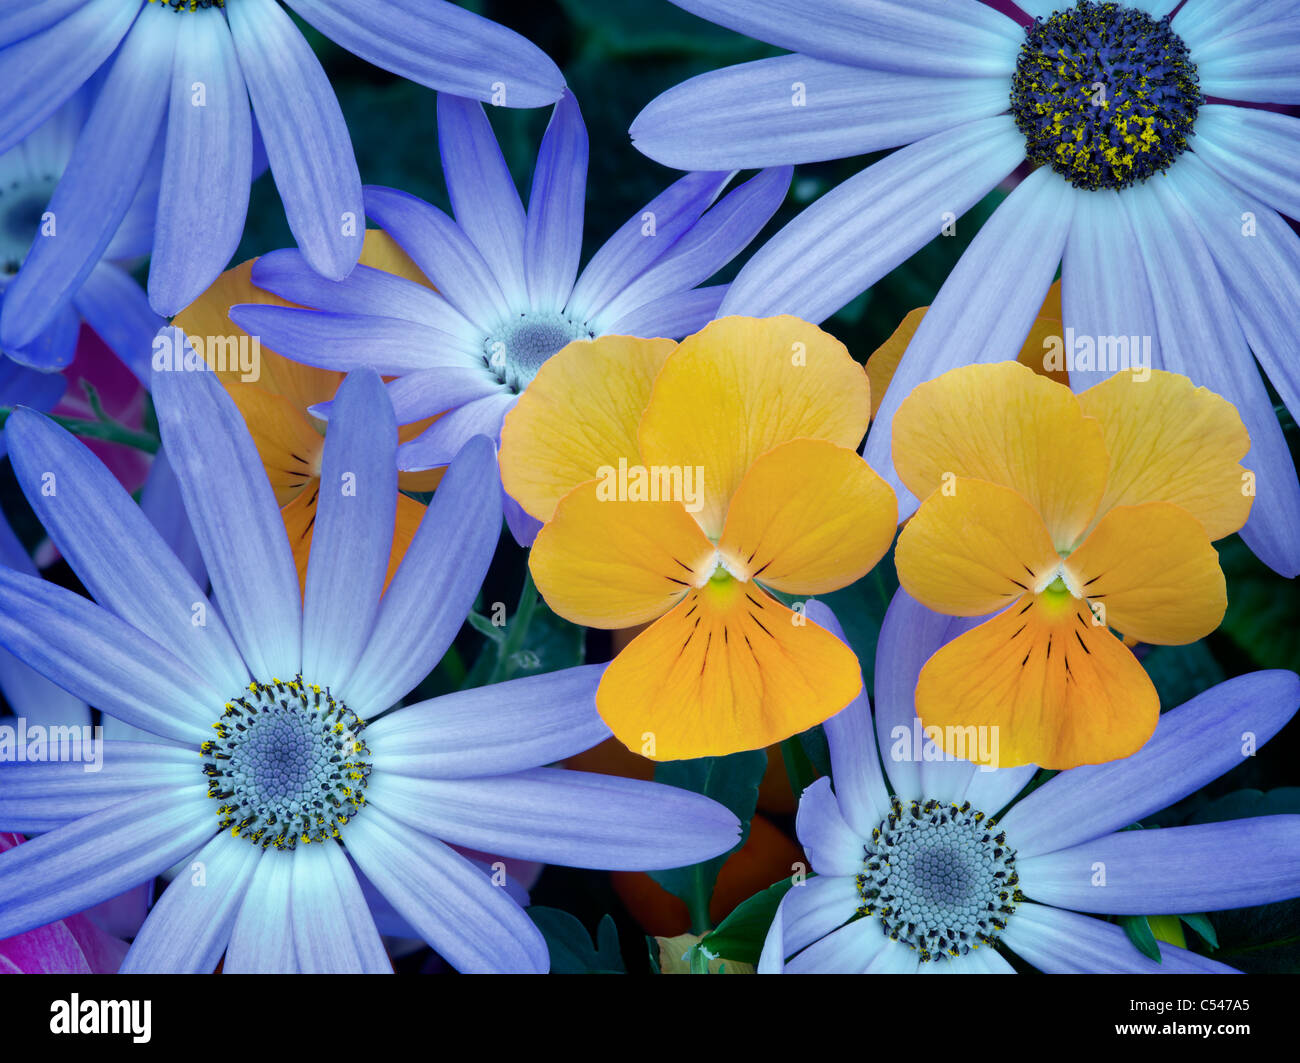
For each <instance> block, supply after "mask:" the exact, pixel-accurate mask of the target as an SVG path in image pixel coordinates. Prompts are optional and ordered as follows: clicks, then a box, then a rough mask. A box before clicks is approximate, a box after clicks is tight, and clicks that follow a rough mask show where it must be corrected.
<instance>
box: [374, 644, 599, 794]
mask: <svg viewBox="0 0 1300 1063" xmlns="http://www.w3.org/2000/svg"><path fill="white" fill-rule="evenodd" d="M604 671H605V666H604V665H603V664H588V665H582V666H580V667H577V668H565V669H563V670H562V671H559V672H547V673H544V674H543V675H532V676H525V677H524V678H522V679H511V680H509V681H508V682H505V683H496V684H494V685H492V686H486V687H475V688H472V689H470V690H461V691H459V692H457V693H453V694H447V695H444V696H443V697H440V698H434V699H433V700H432V701H425V702H421V703H420V704H418V705H411V706H409V707H408V708H404V709H398V710H397V711H395V712H390V713H389V714H388V715H387V716H382V717H380V718H379V719H378V720H376V721H375V722H374V723H372V724H371V725H370V726H369V727H367V728H366V745H367V747H368V748H369V749H370V756H371V760H372V762H373V764H374V765H375V770H376V771H383V772H385V773H390V772H391V773H393V774H396V775H415V776H422V777H426V778H433V779H461V778H467V777H472V776H483V775H506V774H508V773H510V772H514V771H522V770H524V769H525V768H536V767H539V766H541V765H543V764H552V763H554V762H556V761H560V760H564V759H565V758H566V757H572V756H575V755H576V754H578V753H581V752H583V751H584V750H587V749H590V748H591V747H592V746H594V745H596V744H597V743H599V742H603V741H604V740H605V739H606V738H608V737H609V733H610V732H609V728H608V727H607V726H606V725H605V722H604V721H603V720H602V719H601V718H600V716H599V714H598V713H597V712H596V687H597V686H598V685H599V683H600V677H601V675H603V674H604Z"/></svg>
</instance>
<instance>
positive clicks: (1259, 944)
mask: <svg viewBox="0 0 1300 1063" xmlns="http://www.w3.org/2000/svg"><path fill="white" fill-rule="evenodd" d="M1214 923H1215V928H1216V930H1217V932H1218V939H1219V950H1218V951H1217V952H1216V953H1215V954H1214V958H1215V959H1216V960H1221V961H1222V962H1223V963H1226V964H1228V965H1229V966H1232V967H1236V968H1237V969H1239V970H1242V971H1246V972H1247V973H1249V974H1300V900H1291V901H1279V902H1278V903H1277V904H1262V905H1259V906H1258V907H1255V908H1231V909H1228V910H1227V911H1223V912H1215V913H1214Z"/></svg>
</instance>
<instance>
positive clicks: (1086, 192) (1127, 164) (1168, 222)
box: [632, 0, 1300, 576]
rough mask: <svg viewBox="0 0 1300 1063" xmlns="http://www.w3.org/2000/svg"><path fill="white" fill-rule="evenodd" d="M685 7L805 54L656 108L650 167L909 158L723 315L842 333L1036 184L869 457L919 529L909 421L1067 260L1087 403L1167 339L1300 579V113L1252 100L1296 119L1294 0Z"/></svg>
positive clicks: (945, 297)
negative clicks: (830, 325) (972, 218)
mask: <svg viewBox="0 0 1300 1063" xmlns="http://www.w3.org/2000/svg"><path fill="white" fill-rule="evenodd" d="M674 3H677V5H678V6H679V7H682V8H685V9H686V10H688V11H692V12H694V13H696V14H698V15H701V16H703V17H705V18H708V19H710V20H712V21H714V22H717V23H720V24H721V25H724V26H728V27H731V28H732V29H735V30H738V31H740V32H742V33H746V34H749V35H750V36H753V37H757V38H759V39H761V40H765V41H769V42H771V43H773V44H775V45H778V46H780V47H785V48H790V49H792V50H794V52H795V53H796V54H793V55H786V56H780V57H777V58H773V59H763V60H759V61H757V62H752V63H745V64H741V65H738V66H733V67H728V68H726V69H723V70H718V71H714V72H711V73H707V74H702V75H700V76H699V77H696V78H692V79H691V80H689V81H687V82H685V83H683V84H681V85H678V86H677V87H675V88H673V89H670V90H669V91H668V92H666V93H664V94H663V95H662V96H660V97H659V98H658V99H656V100H654V101H653V102H652V103H651V104H650V105H649V106H648V107H647V108H646V109H645V110H644V111H643V112H642V113H641V115H640V116H638V118H637V119H636V121H635V122H634V123H633V125H632V136H633V139H634V141H635V142H636V144H637V146H638V147H639V148H640V149H641V150H642V151H644V152H645V153H646V154H647V155H649V156H650V157H651V158H654V159H657V160H659V161H660V162H664V163H667V164H669V165H672V166H677V167H679V168H683V169H696V168H700V167H708V168H727V167H735V166H770V165H779V164H785V163H799V162H814V161H818V160H825V159H836V158H844V157H847V156H852V155H858V154H862V153H865V152H872V151H879V150H881V149H886V148H894V147H898V146H899V145H904V146H903V147H900V148H899V150H897V151H895V152H893V153H892V154H890V155H889V156H887V157H886V158H884V159H883V160H881V161H879V162H876V163H874V164H873V165H871V166H869V167H867V168H866V169H865V170H863V171H862V172H861V173H860V174H858V175H857V176H855V177H852V178H850V179H849V180H847V181H845V182H844V183H843V184H841V185H839V186H838V187H837V188H835V189H833V190H832V191H830V192H828V193H827V194H826V195H825V196H823V197H822V198H821V199H820V200H818V201H817V202H816V203H814V204H812V205H811V206H810V207H809V208H808V209H806V210H805V211H803V213H802V214H801V215H800V216H798V217H797V218H795V219H794V220H793V221H792V222H790V223H789V224H788V225H787V226H786V227H785V228H784V229H783V230H781V231H780V232H779V233H777V234H776V236H775V237H773V238H772V240H770V241H769V242H768V243H767V245H766V246H764V247H762V248H760V249H759V250H758V251H757V252H756V253H755V254H754V256H753V258H751V259H750V261H749V262H748V263H747V264H746V266H745V268H744V269H742V270H741V272H740V274H739V275H738V276H737V277H736V280H735V282H734V283H733V284H732V287H731V290H730V291H729V292H728V294H727V296H726V298H725V299H724V301H723V304H722V306H721V308H720V310H719V313H723V314H726V313H732V314H754V315H766V314H784V313H790V314H798V315H799V316H801V317H804V318H807V319H808V320H810V321H815V322H819V321H822V320H824V319H825V318H827V317H829V316H830V315H831V314H832V313H834V312H835V311H836V310H837V309H839V308H840V307H842V306H844V305H845V304H846V303H847V302H848V301H849V300H850V299H852V298H853V297H854V296H856V295H857V294H858V293H859V292H861V291H862V290H863V289H865V288H867V287H868V286H870V285H871V284H874V283H875V282H876V281H877V280H879V279H880V278H881V277H882V276H884V275H885V274H886V273H887V272H889V271H890V270H891V269H893V268H894V267H895V266H897V265H898V264H899V263H901V262H902V261H903V260H905V259H906V258H908V257H909V256H910V255H912V254H913V253H914V252H915V251H916V250H918V249H919V248H920V247H922V246H923V245H925V244H927V243H928V242H929V241H930V240H931V239H933V238H934V237H936V236H938V235H939V234H940V232H941V231H943V230H944V229H945V227H947V226H949V225H950V223H951V222H952V221H953V220H954V219H956V218H957V217H958V216H960V215H961V214H962V213H964V212H965V211H966V210H967V209H969V208H970V207H971V206H972V205H973V204H975V203H976V202H978V201H979V200H980V199H981V198H982V197H983V196H984V195H985V194H986V193H988V192H989V191H990V190H991V189H993V188H994V187H995V186H996V185H998V184H999V183H1000V182H1001V181H1003V180H1004V179H1005V178H1007V177H1008V175H1010V174H1011V173H1012V172H1013V171H1015V170H1016V169H1017V167H1018V166H1020V165H1021V164H1022V163H1024V162H1025V161H1026V159H1027V160H1028V161H1029V162H1030V163H1031V164H1034V165H1035V166H1036V167H1037V168H1036V169H1034V170H1033V171H1032V172H1031V173H1030V174H1029V175H1028V176H1027V177H1026V178H1025V179H1024V180H1023V181H1021V182H1020V183H1019V185H1018V186H1017V187H1016V188H1015V190H1014V191H1013V192H1012V193H1011V194H1010V195H1009V196H1008V197H1007V199H1006V200H1005V201H1004V202H1003V203H1002V204H1001V205H1000V206H999V207H998V209H997V210H996V212H995V213H994V214H993V217H992V218H991V219H990V220H989V222H988V223H987V224H986V225H985V226H984V227H983V229H982V230H981V232H979V233H978V234H977V236H976V237H975V240H974V241H973V243H972V244H971V245H970V247H969V248H968V250H967V251H966V252H965V254H964V255H963V256H962V258H961V260H960V261H959V263H958V264H957V266H956V268H955V269H954V270H953V272H952V274H951V275H950V277H949V278H948V280H947V282H946V283H945V284H944V286H943V288H942V289H941V290H940V292H939V294H938V297H937V298H936V299H935V302H934V304H933V306H932V308H931V309H930V311H929V313H927V314H926V316H925V320H924V321H923V323H922V324H921V326H920V328H918V330H917V332H916V334H915V336H914V338H913V340H912V342H911V344H910V346H909V347H908V350H907V352H906V354H905V355H904V357H903V359H902V362H901V364H900V365H899V367H898V372H897V375H896V376H895V377H894V381H893V384H892V386H891V387H890V389H889V391H888V393H887V394H886V395H885V397H884V402H883V404H882V405H881V407H880V412H879V415H878V417H877V420H876V425H875V428H874V430H873V432H872V433H871V436H870V437H869V438H868V440H867V447H866V451H865V454H866V457H867V459H868V461H870V462H871V464H872V465H873V466H874V467H875V468H876V469H877V470H879V471H880V472H881V474H882V475H884V476H885V477H886V478H887V479H888V480H889V481H890V483H891V484H892V485H893V487H894V490H895V491H896V492H898V496H899V513H900V517H906V516H908V515H910V513H911V512H912V511H913V510H914V509H915V507H916V500H915V499H914V498H913V497H912V496H911V494H910V493H909V492H908V491H907V490H906V488H904V487H903V485H902V484H901V483H900V482H899V480H898V478H897V476H896V475H895V473H894V471H893V462H892V457H891V450H890V448H891V431H890V426H891V423H892V419H893V415H894V413H895V411H896V410H897V409H898V405H899V403H900V402H902V400H903V399H904V398H905V397H906V396H907V394H908V393H909V392H910V391H911V390H912V389H913V388H914V387H915V386H916V385H917V384H920V383H922V382H924V381H926V380H930V379H933V378H934V377H936V376H939V375H940V374H942V373H944V372H945V371H947V370H949V369H952V368H954V367H956V366H958V365H963V364H967V363H971V362H981V361H997V360H1001V359H1005V358H1014V357H1015V356H1016V353H1017V352H1018V351H1019V350H1020V347H1021V345H1022V343H1023V342H1024V340H1025V338H1026V336H1027V335H1028V333H1029V329H1030V325H1031V324H1032V322H1033V320H1034V318H1035V315H1036V314H1037V312H1038V309H1039V307H1040V305H1041V303H1042V301H1043V297H1044V295H1045V294H1046V292H1047V289H1048V286H1049V285H1050V284H1051V282H1052V278H1053V277H1054V275H1055V274H1056V270H1057V267H1058V266H1061V267H1062V268H1061V274H1062V280H1061V286H1062V299H1063V304H1064V316H1065V320H1064V326H1065V329H1066V333H1065V335H1066V337H1071V336H1073V337H1077V338H1078V339H1079V358H1078V361H1077V362H1076V364H1075V366H1074V368H1075V369H1076V372H1075V373H1074V374H1073V377H1072V379H1073V383H1074V385H1075V387H1076V388H1080V389H1081V388H1085V387H1088V386H1089V385H1090V384H1092V383H1095V382H1096V381H1097V380H1098V379H1100V377H1099V375H1098V373H1099V372H1100V373H1101V374H1102V375H1109V372H1110V371H1113V370H1114V369H1115V368H1116V367H1117V365H1118V367H1120V368H1124V367H1126V366H1124V365H1119V362H1120V361H1122V360H1124V359H1123V356H1122V355H1121V351H1122V352H1123V355H1127V358H1128V359H1130V360H1131V359H1132V358H1133V357H1134V356H1135V353H1136V352H1133V351H1132V350H1131V348H1132V347H1133V346H1135V345H1140V344H1142V343H1143V342H1144V341H1145V340H1146V339H1147V338H1149V341H1150V364H1151V365H1152V367H1153V368H1157V369H1167V370H1170V371H1172V372H1177V373H1182V374H1184V375H1186V376H1188V377H1190V378H1191V379H1192V380H1193V381H1194V382H1196V383H1197V384H1201V385H1204V386H1205V387H1208V388H1210V389H1211V390H1213V391H1216V392H1218V393H1219V394H1221V395H1223V396H1224V397H1225V398H1227V399H1229V400H1230V401H1231V402H1232V403H1233V404H1234V405H1236V407H1237V408H1238V410H1240V412H1241V416H1242V419H1243V420H1244V421H1245V422H1246V426H1247V428H1248V429H1249V431H1250V436H1251V451H1250V454H1249V456H1248V457H1247V458H1246V464H1247V465H1248V466H1249V467H1250V468H1251V469H1252V470H1253V471H1254V472H1255V474H1256V477H1257V485H1256V498H1255V505H1254V508H1253V509H1252V511H1251V516H1250V521H1249V523H1248V524H1247V525H1246V528H1245V530H1244V531H1243V532H1242V536H1243V538H1245V540H1246V541H1247V543H1249V544H1250V546H1251V548H1252V549H1253V550H1254V551H1255V553H1256V554H1257V555H1258V556H1259V557H1260V558H1261V560H1263V561H1264V562H1265V563H1267V564H1268V565H1269V566H1270V567H1272V568H1273V569H1275V570H1276V571H1278V572H1280V573H1282V574H1283V575H1286V576H1295V575H1296V574H1297V573H1300V481H1297V477H1296V471H1295V467H1294V465H1293V463H1292V461H1291V457H1290V455H1289V453H1288V450H1287V446H1286V443H1285V440H1284V439H1283V435H1282V430H1281V428H1280V427H1279V424H1278V421H1277V418H1276V416H1275V415H1274V412H1273V408H1272V403H1271V401H1270V399H1269V396H1268V392H1267V390H1266V388H1265V386H1264V381H1263V380H1262V379H1260V376H1259V373H1258V372H1257V370H1256V366H1255V360H1256V359H1257V360H1258V361H1259V364H1260V366H1261V367H1262V368H1263V370H1264V373H1265V375H1266V376H1267V377H1268V380H1269V381H1270V382H1271V383H1272V385H1273V387H1274V388H1275V389H1276V390H1277V392H1278V394H1279V395H1280V396H1281V398H1282V401H1283V402H1284V403H1285V404H1286V406H1287V407H1288V408H1289V409H1291V410H1292V411H1293V412H1297V411H1300V363H1298V362H1297V360H1296V357H1295V351H1296V345H1295V337H1296V336H1297V335H1300V303H1297V301H1296V299H1295V298H1294V293H1295V291H1296V290H1297V289H1298V288H1300V236H1297V235H1296V234H1295V233H1294V232H1293V231H1292V230H1291V228H1290V227H1289V226H1288V225H1287V222H1286V221H1285V219H1284V218H1283V217H1282V216H1281V215H1282V214H1286V215H1289V216H1290V217H1292V218H1296V217H1297V216H1300V119H1297V118H1293V117H1289V116H1286V115H1282V114H1275V113H1271V112H1269V111H1264V110H1259V109H1256V108H1252V107H1250V106H1248V105H1250V104H1258V103H1276V104H1296V103H1300V63H1298V62H1297V61H1296V56H1297V49H1300V6H1298V5H1297V3H1296V0H1269V2H1263V3H1261V2H1258V0H1186V3H1183V4H1182V5H1181V7H1179V5H1178V3H1177V0H1132V2H1131V3H1128V4H1115V3H1091V2H1086V0H1081V2H1079V3H1075V4H1070V3H1068V2H1066V0H1024V2H1023V3H1021V5H1020V6H1021V7H1022V8H1024V10H1026V11H1027V12H1029V13H1030V14H1031V15H1034V16H1036V18H1035V20H1034V21H1033V22H1032V24H1030V25H1029V26H1028V27H1022V26H1020V25H1018V24H1017V23H1016V22H1015V21H1013V20H1012V19H1010V18H1008V17H1007V16H1006V15H1003V14H1001V13H1000V12H998V11H995V10H994V9H993V8H992V7H989V6H986V5H985V4H982V3H979V2H978V0H803V2H801V3H798V4H795V5H793V9H792V5H791V4H790V3H788V2H786V0H752V2H750V3H746V4H731V3H726V2H724V0H674ZM1175 7H1178V10H1177V12H1176V13H1175V14H1174V15H1173V17H1172V19H1170V17H1169V13H1170V12H1172V11H1174V9H1175ZM1279 212H1280V213H1279ZM1103 344H1104V345H1105V346H1104V347H1102V346H1101V345H1103ZM1121 345H1122V346H1121ZM1098 347H1101V350H1103V351H1106V352H1108V353H1107V354H1106V355H1102V354H1098V353H1093V354H1092V368H1091V370H1090V368H1089V366H1088V365H1087V364H1086V362H1085V356H1086V353H1087V351H1088V350H1089V348H1091V349H1092V350H1093V351H1094V352H1095V351H1096V349H1097V348H1098ZM1074 353H1075V352H1074V351H1071V352H1068V354H1067V356H1072V355H1073V354H1074ZM1252 354H1253V356H1254V357H1253V358H1252Z"/></svg>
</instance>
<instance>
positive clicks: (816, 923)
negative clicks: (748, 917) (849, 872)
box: [759, 875, 862, 974]
mask: <svg viewBox="0 0 1300 1063" xmlns="http://www.w3.org/2000/svg"><path fill="white" fill-rule="evenodd" d="M861 903H862V897H861V895H860V894H859V893H858V886H857V882H856V881H855V880H854V879H853V878H851V877H841V876H835V875H818V876H817V877H815V878H805V879H801V880H799V881H798V882H796V883H795V884H794V885H792V886H791V887H790V889H789V890H788V891H787V893H786V895H785V896H784V897H782V898H781V904H780V905H779V906H778V908H777V913H776V918H775V919H774V920H773V922H772V926H771V928H770V929H769V930H768V934H767V940H766V941H765V942H764V944H763V957H764V958H763V960H762V961H760V963H759V973H760V974H764V973H775V971H779V970H780V968H781V967H782V966H784V962H785V957H786V956H790V955H793V954H794V953H796V952H798V951H799V950H800V949H803V948H806V947H807V946H808V945H810V944H811V943H812V942H814V941H816V940H817V939H818V938H822V937H825V936H826V935H827V934H829V933H830V932H831V931H832V930H835V929H836V928H838V927H840V926H842V925H844V924H845V923H847V922H848V921H849V920H850V919H851V918H852V917H853V914H854V913H855V912H856V911H857V909H858V906H859V905H860V904H861ZM778 953H780V955H778ZM765 967H767V968H768V970H766V971H765V970H764V968H765ZM773 967H774V968H775V970H772V968H773Z"/></svg>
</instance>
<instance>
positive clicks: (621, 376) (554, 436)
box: [501, 336, 677, 521]
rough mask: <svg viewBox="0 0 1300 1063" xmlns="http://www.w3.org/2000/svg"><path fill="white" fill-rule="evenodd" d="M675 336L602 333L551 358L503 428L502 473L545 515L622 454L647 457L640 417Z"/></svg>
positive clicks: (528, 505)
mask: <svg viewBox="0 0 1300 1063" xmlns="http://www.w3.org/2000/svg"><path fill="white" fill-rule="evenodd" d="M676 346H677V345H676V344H675V343H674V342H673V341H672V340H642V339H636V338H635V337H632V336H601V337H600V338H599V339H596V340H591V341H583V342H577V343H571V344H569V345H568V346H567V347H565V348H564V349H563V350H561V351H560V352H559V353H558V354H556V355H554V356H552V357H551V358H549V359H547V361H546V362H545V363H544V364H543V365H542V368H541V369H540V370H538V372H537V376H536V377H535V378H534V379H533V382H532V383H531V384H529V385H528V387H527V389H526V390H525V391H524V393H523V394H522V395H520V396H519V401H518V402H517V403H516V404H515V407H514V409H512V410H511V411H510V412H509V413H508V414H506V419H505V425H504V426H503V427H502V429H501V481H502V483H504V484H505V488H506V491H507V493H509V495H510V496H511V497H512V498H514V499H515V501H517V502H518V503H519V504H520V505H521V506H523V507H524V509H526V510H527V511H528V512H529V513H531V514H532V515H533V516H534V517H536V518H537V519H538V520H541V521H547V520H550V519H551V514H553V513H554V512H555V507H556V504H557V503H558V502H559V501H560V499H561V498H563V497H564V495H566V494H567V493H568V492H569V491H571V490H572V489H573V488H574V487H576V486H577V485H578V484H580V483H584V482H586V481H587V480H590V479H592V478H593V477H596V476H598V475H599V470H600V469H601V467H602V466H615V465H617V464H618V461H619V459H620V458H622V459H623V460H624V461H626V462H627V463H628V464H629V465H637V464H639V462H640V452H639V450H638V446H637V435H636V432H637V425H638V424H639V423H640V421H641V414H642V412H643V411H644V410H645V407H646V403H647V402H649V401H650V389H651V388H652V387H653V385H654V381H655V376H656V375H657V374H658V373H659V370H660V369H661V368H662V367H663V364H664V360H665V359H666V358H667V357H668V356H669V355H670V354H671V353H672V351H673V349H674V348H675V347H676Z"/></svg>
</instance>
